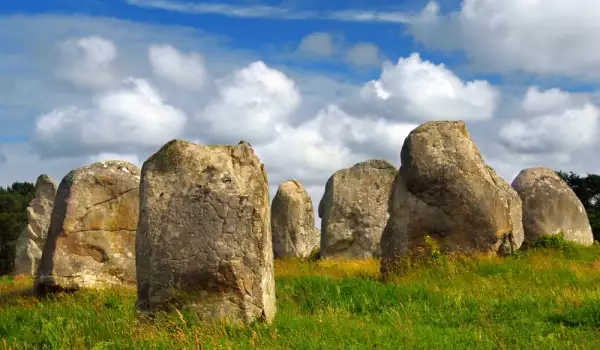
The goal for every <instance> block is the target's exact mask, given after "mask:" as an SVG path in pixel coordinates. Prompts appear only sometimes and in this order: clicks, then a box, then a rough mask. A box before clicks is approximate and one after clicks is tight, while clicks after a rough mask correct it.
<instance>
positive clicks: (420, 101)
mask: <svg viewBox="0 0 600 350" xmlns="http://www.w3.org/2000/svg"><path fill="white" fill-rule="evenodd" d="M499 96H500V92H499V91H498V90H497V89H495V88H494V87H493V86H492V85H491V84H489V83H488V82H487V81H483V80H474V81H467V82H464V81H462V80H461V79H460V78H459V77H458V76H456V75H455V74H454V73H453V72H452V71H450V70H449V69H447V68H446V67H445V66H444V65H443V64H439V65H435V64H434V63H432V62H430V61H423V60H421V57H420V55H419V54H418V53H413V54H411V55H410V56H409V57H407V58H400V59H399V60H398V62H397V63H396V64H395V65H394V64H392V63H391V62H385V63H384V64H383V70H382V73H381V76H380V77H379V79H378V80H372V81H369V82H368V83H367V84H365V85H364V87H363V88H362V90H361V92H360V98H359V100H358V101H357V102H351V103H350V104H351V105H352V107H351V108H352V110H360V111H363V112H364V111H369V112H371V113H375V114H379V115H384V116H387V117H388V118H390V119H399V118H408V119H411V120H418V121H428V120H457V119H461V120H486V119H490V118H492V117H493V115H494V112H495V111H496V107H497V104H498V100H499Z"/></svg>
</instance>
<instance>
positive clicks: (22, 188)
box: [0, 182, 35, 275]
mask: <svg viewBox="0 0 600 350" xmlns="http://www.w3.org/2000/svg"><path fill="white" fill-rule="evenodd" d="M34 195H35V185H34V184H32V183H30V182H15V183H13V184H12V185H11V186H10V187H7V188H4V187H2V186H0V275H5V274H8V273H10V272H11V271H13V267H14V260H15V247H14V243H15V241H16V239H17V238H18V237H19V235H20V234H21V232H22V231H23V229H24V228H25V225H27V206H28V205H29V202H30V201H31V200H32V199H33V197H34Z"/></svg>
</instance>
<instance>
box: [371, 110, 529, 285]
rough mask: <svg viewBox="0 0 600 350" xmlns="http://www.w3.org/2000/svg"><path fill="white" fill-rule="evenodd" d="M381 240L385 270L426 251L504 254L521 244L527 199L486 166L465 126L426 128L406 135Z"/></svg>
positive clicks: (443, 124) (436, 123) (440, 124)
mask: <svg viewBox="0 0 600 350" xmlns="http://www.w3.org/2000/svg"><path fill="white" fill-rule="evenodd" d="M400 158H401V161H402V167H401V168H400V171H399V173H398V175H397V176H396V178H395V179H394V184H393V189H392V195H391V196H390V202H389V214H390V216H389V220H388V222H387V225H386V227H385V230H384V233H383V235H382V237H381V250H382V257H381V271H382V273H383V274H384V275H385V274H386V273H387V272H388V271H390V269H393V268H394V267H396V264H397V263H398V262H399V258H402V257H405V256H408V255H412V254H417V255H419V254H420V253H421V252H423V251H425V247H426V245H425V242H424V237H425V235H430V237H431V238H432V239H433V240H434V241H436V242H437V243H438V244H439V248H440V251H441V252H461V253H472V252H482V253H487V254H497V255H503V254H507V253H510V252H511V251H514V250H516V249H518V248H519V247H520V246H521V244H522V243H523V238H524V237H523V225H522V222H521V219H522V207H521V199H520V198H519V195H518V194H517V192H516V191H515V190H514V189H513V188H512V187H510V185H509V184H508V183H507V182H506V181H504V180H503V179H501V178H500V177H499V176H498V175H496V172H495V171H494V170H493V169H492V168H490V167H489V166H487V165H486V163H485V161H484V160H483V158H482V157H481V154H480V152H479V149H478V148H477V146H476V145H475V143H474V142H473V141H472V140H471V136H470V134H469V132H468V130H467V127H466V125H465V123H464V122H462V121H433V122H427V123H425V124H422V125H421V126H419V127H417V128H416V129H414V130H413V131H411V132H410V134H409V135H408V136H407V137H406V139H405V141H404V145H403V146H402V151H401V153H400Z"/></svg>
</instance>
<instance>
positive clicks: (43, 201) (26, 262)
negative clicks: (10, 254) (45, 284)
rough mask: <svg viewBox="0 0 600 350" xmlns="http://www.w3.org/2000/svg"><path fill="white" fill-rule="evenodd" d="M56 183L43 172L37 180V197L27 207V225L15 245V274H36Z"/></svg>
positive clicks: (46, 232) (48, 223)
mask: <svg viewBox="0 0 600 350" xmlns="http://www.w3.org/2000/svg"><path fill="white" fill-rule="evenodd" d="M55 196H56V183H55V182H54V180H52V179H51V178H50V176H48V175H45V174H42V175H40V176H39V177H38V178H37V181H36V182H35V197H34V198H33V200H32V201H31V202H29V207H28V208H27V227H25V229H24V230H23V232H22V233H21V235H20V236H19V238H18V239H17V243H16V246H15V274H16V275H29V276H35V273H36V271H37V268H38V266H39V263H40V259H41V257H42V249H43V248H44V243H45V242H46V237H47V235H48V226H49V225H50V216H51V215H52V206H53V205H54V197H55Z"/></svg>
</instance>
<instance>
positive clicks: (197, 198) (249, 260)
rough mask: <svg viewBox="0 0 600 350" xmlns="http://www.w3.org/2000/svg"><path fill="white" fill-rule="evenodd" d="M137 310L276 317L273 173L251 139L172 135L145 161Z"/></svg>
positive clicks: (230, 318)
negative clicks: (201, 140) (203, 140)
mask: <svg viewBox="0 0 600 350" xmlns="http://www.w3.org/2000/svg"><path fill="white" fill-rule="evenodd" d="M136 253H137V282H138V301H137V309H138V310H139V311H140V312H142V313H147V314H153V313H154V312H156V311H159V310H169V309H171V308H172V307H178V308H183V309H191V310H192V311H194V312H195V313H196V314H197V315H198V317H199V319H201V320H208V321H215V320H222V321H225V322H228V323H246V324H249V323H252V322H254V321H256V320H263V321H265V322H271V321H272V320H273V317H274V316H275V312H276V308H275V279H274V272H273V248H272V237H271V222H270V208H269V189H268V181H267V174H266V172H265V170H264V166H263V164H262V163H261V161H260V159H259V158H258V157H257V156H256V154H255V153H254V150H253V149H252V147H251V146H250V145H249V144H248V143H246V142H240V144H238V145H236V146H226V145H209V146H203V145H198V144H194V143H190V142H187V141H183V140H173V141H171V142H169V143H167V144H166V145H164V146H163V147H162V148H161V149H160V150H159V151H158V152H157V153H156V154H154V155H153V156H151V157H150V158H149V159H148V160H147V161H146V162H145V163H144V166H143V167H142V180H141V186H140V221H139V224H138V231H137V237H136Z"/></svg>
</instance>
